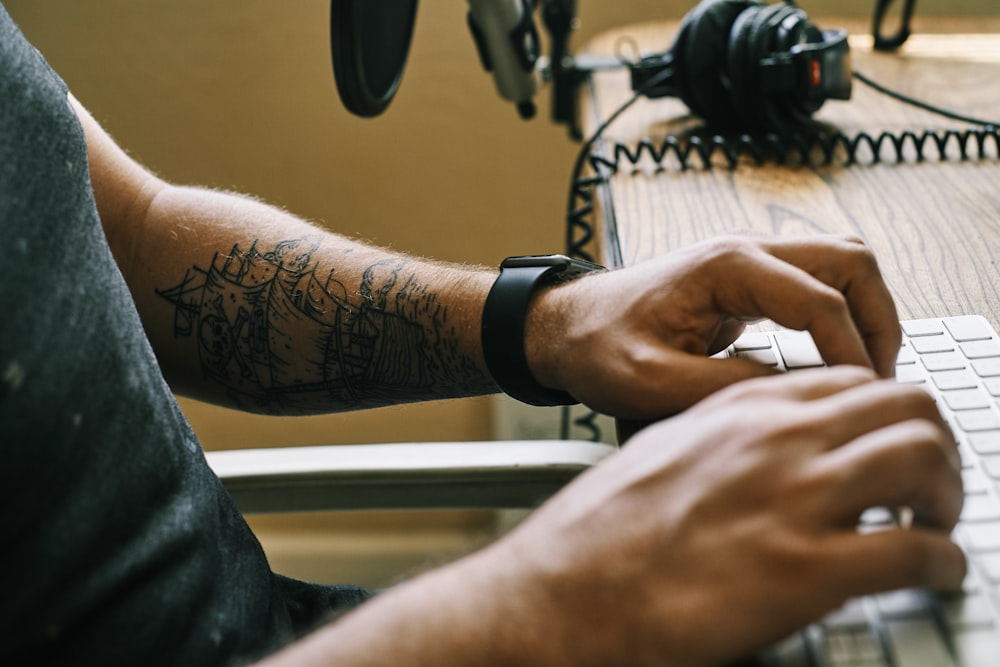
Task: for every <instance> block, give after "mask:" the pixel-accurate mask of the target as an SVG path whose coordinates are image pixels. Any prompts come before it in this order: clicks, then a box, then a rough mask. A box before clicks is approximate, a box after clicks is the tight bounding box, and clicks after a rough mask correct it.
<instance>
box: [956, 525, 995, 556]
mask: <svg viewBox="0 0 1000 667" xmlns="http://www.w3.org/2000/svg"><path fill="white" fill-rule="evenodd" d="M960 531H961V534H962V546H964V547H965V550H966V551H967V552H970V553H983V552H989V551H1000V521H985V522H983V523H970V524H968V525H965V526H962V527H961V528H960Z"/></svg>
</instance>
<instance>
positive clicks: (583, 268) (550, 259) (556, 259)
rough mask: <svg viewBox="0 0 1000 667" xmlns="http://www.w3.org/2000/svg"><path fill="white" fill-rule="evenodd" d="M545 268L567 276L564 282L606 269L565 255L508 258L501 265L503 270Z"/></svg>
mask: <svg viewBox="0 0 1000 667" xmlns="http://www.w3.org/2000/svg"><path fill="white" fill-rule="evenodd" d="M543 266H550V267H552V268H553V271H558V272H559V273H560V274H563V273H565V274H567V275H566V277H565V278H562V280H568V279H572V278H576V277H577V276H580V275H583V274H584V273H590V272H591V271H601V270H603V269H604V267H603V266H601V265H600V264H594V263H593V262H587V261H584V260H582V259H573V258H571V257H566V256H565V255H526V256H523V257H508V258H507V259H505V260H504V261H503V262H502V263H501V264H500V268H501V269H516V268H524V267H530V268H537V267H543Z"/></svg>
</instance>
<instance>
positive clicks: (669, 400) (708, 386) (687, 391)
mask: <svg viewBox="0 0 1000 667" xmlns="http://www.w3.org/2000/svg"><path fill="white" fill-rule="evenodd" d="M664 368H665V369H669V370H664V371H661V372H657V371H655V370H647V371H646V372H645V373H644V376H645V377H643V378H642V379H641V380H640V381H639V382H637V383H635V384H633V385H632V386H630V387H628V388H625V389H622V390H621V391H619V392H614V393H610V394H608V393H605V392H601V395H603V397H604V400H599V399H596V397H595V399H596V400H594V401H593V402H591V401H588V400H586V398H585V397H578V398H583V400H584V402H585V403H587V404H588V405H589V407H591V408H593V409H594V410H597V411H598V412H603V413H605V414H610V415H613V416H615V417H619V418H622V419H626V420H638V421H640V422H642V421H650V420H654V419H663V418H665V417H669V416H671V415H674V414H677V413H678V412H681V411H683V410H686V409H687V408H689V407H691V406H692V405H694V404H695V403H697V402H699V401H701V400H702V399H703V398H705V397H707V396H709V395H711V394H714V393H715V392H717V391H719V390H720V389H723V388H725V387H728V386H729V385H731V384H734V383H736V382H740V381H742V380H748V379H750V378H756V377H765V376H769V375H776V374H779V373H780V371H778V370H776V369H774V368H772V367H770V366H765V365H763V364H759V363H756V362H753V361H750V360H747V359H738V358H728V359H718V358H713V357H702V356H697V355H693V354H688V353H679V352H678V353H676V354H672V355H671V358H670V359H669V361H668V362H667V363H666V364H665V366H664ZM637 385H638V386H637ZM635 430H636V429H635V426H633V427H632V428H631V432H634V431H635ZM630 434H631V433H630Z"/></svg>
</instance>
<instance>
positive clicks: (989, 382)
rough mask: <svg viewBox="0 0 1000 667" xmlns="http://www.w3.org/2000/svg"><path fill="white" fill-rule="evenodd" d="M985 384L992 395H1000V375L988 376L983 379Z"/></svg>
mask: <svg viewBox="0 0 1000 667" xmlns="http://www.w3.org/2000/svg"><path fill="white" fill-rule="evenodd" d="M983 386H984V387H986V391H987V392H989V394H990V396H1000V377H996V378H986V379H985V380H983Z"/></svg>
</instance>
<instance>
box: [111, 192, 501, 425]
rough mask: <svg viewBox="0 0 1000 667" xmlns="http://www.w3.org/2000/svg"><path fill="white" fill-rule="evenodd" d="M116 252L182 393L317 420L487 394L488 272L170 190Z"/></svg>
mask: <svg viewBox="0 0 1000 667" xmlns="http://www.w3.org/2000/svg"><path fill="white" fill-rule="evenodd" d="M140 220H141V223H140V224H139V225H138V226H137V227H135V228H134V229H133V231H132V233H131V234H130V235H129V237H128V241H127V242H126V241H124V240H121V241H119V242H118V244H117V245H118V248H117V249H116V253H117V254H119V255H120V256H119V262H120V264H121V265H122V269H123V272H125V274H126V279H127V281H128V283H129V286H130V288H131V289H132V292H133V297H134V299H135V301H136V304H137V306H138V308H139V311H140V314H141V316H142V319H143V323H144V326H145V328H146V330H147V333H148V335H149V337H150V340H151V341H152V343H153V346H154V349H155V350H156V353H157V355H158V357H159V359H160V362H161V365H162V366H163V368H164V372H165V375H166V376H167V378H168V380H169V381H170V382H171V384H172V386H174V387H175V389H176V390H178V391H179V392H181V393H185V394H190V395H193V396H197V397H200V398H204V399H208V400H212V401H215V402H221V403H224V404H230V405H234V406H236V407H240V408H243V409H250V410H255V411H261V412H272V413H293V414H295V413H312V412H329V411H337V410H342V409H357V408H363V407H375V406H380V405H386V404H391V403H399V402H406V401H415V400H427V399H435V398H449V397H457V396H468V395H476V394H483V393H489V392H491V391H495V386H494V384H493V382H492V380H491V379H490V377H489V375H488V373H487V372H486V370H485V366H484V363H483V360H482V353H481V349H480V333H479V327H480V320H481V316H482V306H483V302H484V300H485V297H486V293H487V292H488V290H489V286H490V284H491V282H492V280H493V277H494V276H493V274H492V273H491V272H488V271H482V270H476V269H469V268H463V267H456V266H448V265H443V264H435V263H431V262H426V261H420V260H416V259H413V258H409V257H406V256H403V255H399V254H393V253H389V252H387V251H384V250H381V249H376V248H372V247H369V246H366V245H363V244H361V243H357V242H355V241H352V240H350V239H347V238H344V237H342V236H338V235H335V234H331V233H329V232H326V231H324V230H321V229H319V228H317V227H315V226H313V225H310V224H308V223H306V222H304V221H302V220H299V219H297V218H295V217H294V216H292V215H289V214H287V213H285V212H283V211H280V210H277V209H275V208H273V207H271V206H267V205H265V204H261V203H260V202H257V201H254V200H251V199H248V198H245V197H241V196H236V195H231V194H226V193H219V192H213V191H207V190H196V189H191V188H178V187H171V186H166V187H163V188H162V189H160V190H159V191H158V192H157V194H156V195H155V196H154V197H153V198H152V200H151V203H150V205H149V206H148V208H147V209H146V210H145V212H144V215H142V216H141V218H140Z"/></svg>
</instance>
